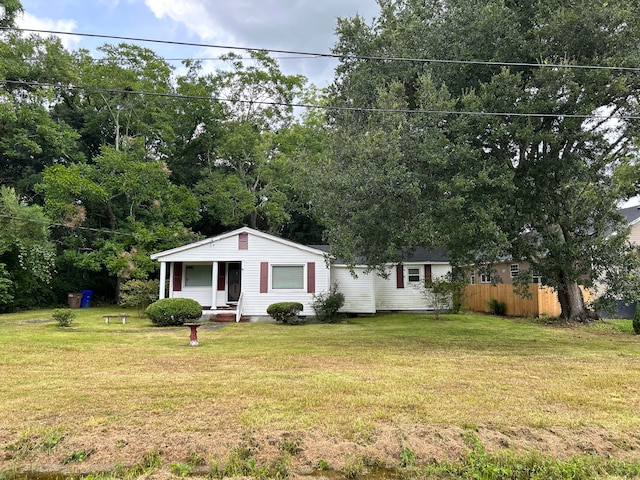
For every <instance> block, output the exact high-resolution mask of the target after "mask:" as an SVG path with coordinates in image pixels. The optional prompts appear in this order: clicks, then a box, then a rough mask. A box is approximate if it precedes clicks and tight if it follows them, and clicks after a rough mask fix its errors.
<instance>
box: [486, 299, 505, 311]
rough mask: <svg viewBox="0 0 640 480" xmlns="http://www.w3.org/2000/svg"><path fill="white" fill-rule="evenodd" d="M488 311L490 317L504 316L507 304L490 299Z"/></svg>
mask: <svg viewBox="0 0 640 480" xmlns="http://www.w3.org/2000/svg"><path fill="white" fill-rule="evenodd" d="M489 311H490V312H491V314H492V315H504V314H505V313H507V304H506V303H504V302H501V301H500V300H496V299H495V298H492V299H491V300H489Z"/></svg>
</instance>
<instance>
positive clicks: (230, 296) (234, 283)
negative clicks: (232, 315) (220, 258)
mask: <svg viewBox="0 0 640 480" xmlns="http://www.w3.org/2000/svg"><path fill="white" fill-rule="evenodd" d="M241 272H242V264H241V263H239V262H229V263H228V264H227V279H228V280H227V302H229V303H235V302H237V301H238V299H239V298H240V291H241V288H240V287H241V280H242V279H241V276H242V275H241Z"/></svg>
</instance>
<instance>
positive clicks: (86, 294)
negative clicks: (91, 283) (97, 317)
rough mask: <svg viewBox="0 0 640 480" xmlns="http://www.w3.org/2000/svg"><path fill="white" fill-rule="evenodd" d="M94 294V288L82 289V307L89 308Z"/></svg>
mask: <svg viewBox="0 0 640 480" xmlns="http://www.w3.org/2000/svg"><path fill="white" fill-rule="evenodd" d="M92 296H93V291H92V290H83V291H82V301H81V302H80V308H89V306H90V305H91V297H92Z"/></svg>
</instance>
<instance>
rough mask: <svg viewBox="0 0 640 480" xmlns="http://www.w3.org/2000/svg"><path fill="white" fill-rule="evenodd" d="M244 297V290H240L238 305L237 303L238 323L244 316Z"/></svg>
mask: <svg viewBox="0 0 640 480" xmlns="http://www.w3.org/2000/svg"><path fill="white" fill-rule="evenodd" d="M243 297H244V292H240V297H238V305H236V323H237V322H239V321H240V318H242V303H243V302H242V300H243Z"/></svg>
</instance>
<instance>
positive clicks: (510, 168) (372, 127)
mask: <svg viewBox="0 0 640 480" xmlns="http://www.w3.org/2000/svg"><path fill="white" fill-rule="evenodd" d="M379 4H380V6H381V15H380V17H379V18H377V19H376V20H374V21H373V22H372V23H371V24H370V25H368V24H366V23H365V22H364V21H363V20H362V19H361V18H360V17H357V16H356V17H354V18H350V19H342V20H340V21H339V25H338V42H337V44H336V46H335V52H336V53H338V54H341V55H344V57H342V60H341V62H340V65H339V66H338V68H337V70H336V77H335V82H334V84H333V87H332V92H331V93H332V96H331V98H332V104H333V106H335V107H338V109H336V110H333V111H332V113H331V115H330V125H331V127H332V134H331V139H332V140H331V145H332V147H331V162H330V164H329V166H330V168H329V169H327V170H326V172H327V173H326V175H325V179H324V183H323V185H322V189H323V191H324V192H325V193H323V196H324V198H325V201H324V202H323V204H322V206H323V214H324V217H325V218H326V220H327V223H328V238H329V240H330V241H331V243H332V245H333V247H334V250H335V252H336V253H337V254H339V255H340V256H342V257H343V258H347V259H350V260H351V261H355V260H356V259H357V258H358V256H359V255H364V256H365V258H366V259H367V261H368V262H369V263H370V264H371V265H373V266H375V265H380V264H381V263H383V262H384V261H387V260H389V259H393V258H397V252H398V251H400V250H401V249H402V248H403V247H418V246H424V247H437V246H444V247H445V248H446V249H447V250H448V252H449V253H450V254H451V256H452V259H453V262H454V263H456V264H458V265H469V264H481V265H490V264H491V263H493V262H495V261H496V260H497V259H498V258H499V257H502V258H504V257H505V256H507V257H510V258H512V259H513V260H514V261H528V262H530V264H531V265H532V269H535V270H536V272H537V273H540V274H542V277H543V279H544V281H545V283H546V284H547V285H550V286H552V287H554V288H555V289H556V290H557V291H558V297H559V300H560V303H561V305H562V308H563V315H564V316H567V317H572V318H582V317H584V316H585V309H584V302H583V299H582V295H581V293H580V290H579V288H578V286H579V285H584V286H587V287H591V286H594V285H596V283H598V284H602V283H603V282H604V284H606V287H607V292H606V293H605V295H609V296H616V295H619V294H620V292H621V290H622V289H627V288H628V287H629V286H630V285H631V284H633V283H634V282H628V281H621V280H622V279H623V278H628V275H629V274H630V272H631V271H632V270H633V268H634V267H635V266H636V263H637V261H636V257H635V255H633V254H632V250H631V247H630V246H629V245H628V243H627V242H626V241H625V239H626V237H625V234H624V232H625V225H624V222H623V219H622V218H621V216H620V215H619V214H618V212H617V205H618V202H619V201H621V200H623V199H625V198H626V196H627V195H628V194H629V193H630V192H631V190H632V189H631V188H630V184H629V183H628V181H629V179H630V177H629V176H624V175H616V174H615V172H616V171H617V170H618V169H620V168H623V169H624V168H626V167H628V166H629V165H632V164H633V163H634V161H635V155H636V146H635V141H636V133H637V124H638V122H637V121H636V120H634V118H635V117H636V116H637V114H638V109H637V100H638V94H639V93H640V76H639V75H638V71H637V68H636V67H637V65H638V63H639V62H638V60H639V58H638V56H639V51H638V48H637V45H638V42H639V40H640V30H639V29H638V25H637V24H635V23H634V22H629V21H628V20H629V19H630V18H636V17H637V15H638V14H639V13H640V12H639V11H638V10H639V8H640V7H638V5H637V4H636V3H635V2H632V1H617V2H604V3H602V2H590V1H587V0H582V1H577V2H571V4H570V5H569V4H565V3H564V2H558V1H555V0H545V1H542V2H538V1H536V2H533V1H525V2H515V1H504V0H490V1H484V0H483V1H477V0H475V1H466V0H465V1H462V0H438V1H435V0H434V1H427V2H424V1H417V0H403V1H391V0H389V1H387V0H385V1H382V0H381V1H379ZM363 57H368V58H363ZM372 57H376V58H377V59H374V58H372ZM400 58H403V59H413V60H408V61H407V60H400ZM427 59H436V61H431V60H427ZM437 60H442V61H437ZM343 107H356V108H355V110H354V109H341V108H343ZM631 177H632V175H631ZM326 192H328V193H326ZM326 199H328V200H329V201H326ZM605 272H606V273H605ZM523 273H524V274H525V275H527V274H528V275H530V274H531V272H523ZM635 284H637V282H635ZM601 293H602V292H601ZM627 293H629V292H627ZM634 295H637V293H635V294H634Z"/></svg>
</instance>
